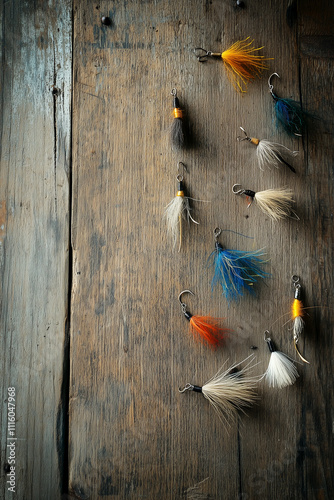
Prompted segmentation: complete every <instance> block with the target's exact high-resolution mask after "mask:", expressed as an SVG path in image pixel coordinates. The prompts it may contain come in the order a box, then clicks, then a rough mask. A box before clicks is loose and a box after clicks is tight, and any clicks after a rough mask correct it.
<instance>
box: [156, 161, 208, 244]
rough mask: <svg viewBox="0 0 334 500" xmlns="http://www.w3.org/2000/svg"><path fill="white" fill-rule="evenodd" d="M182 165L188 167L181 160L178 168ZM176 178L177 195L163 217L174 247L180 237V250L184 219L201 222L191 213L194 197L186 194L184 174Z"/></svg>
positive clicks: (166, 208)
mask: <svg viewBox="0 0 334 500" xmlns="http://www.w3.org/2000/svg"><path fill="white" fill-rule="evenodd" d="M180 165H182V166H183V168H184V169H185V168H186V167H185V165H184V163H182V162H181V161H180V162H179V163H178V169H179V167H180ZM176 180H177V186H178V187H177V193H176V196H175V197H174V198H173V199H172V200H171V201H170V202H169V203H168V205H167V206H166V207H165V212H164V215H163V218H164V219H165V220H166V222H167V230H168V233H169V234H170V235H171V237H172V240H173V246H174V248H175V246H176V244H177V240H178V239H179V249H178V251H180V250H181V245H182V219H184V220H187V221H188V222H189V221H191V222H193V223H194V224H199V222H197V221H196V220H195V219H194V218H193V217H192V215H191V213H190V212H191V207H190V203H189V200H191V199H192V198H189V197H188V196H185V194H184V182H183V175H182V174H178V175H177V177H176ZM198 201H200V200H198Z"/></svg>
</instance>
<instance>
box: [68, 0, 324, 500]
mask: <svg viewBox="0 0 334 500" xmlns="http://www.w3.org/2000/svg"><path fill="white" fill-rule="evenodd" d="M248 3H249V5H248ZM320 3H321V5H322V7H323V8H322V9H321V8H320V6H319V5H318V3H317V8H318V10H319V12H322V14H320V15H316V16H315V15H314V13H313V10H314V9H313V7H312V2H311V1H310V2H300V3H298V4H296V3H292V4H291V3H288V2H279V1H271V2H260V1H255V2H252V3H250V2H246V4H247V8H246V9H244V10H235V8H234V3H233V2H221V1H216V0H213V1H210V2H204V1H199V0H198V1H196V2H194V1H186V2H175V1H171V2H164V1H156V2H139V1H138V2H123V1H121V0H120V1H116V2H114V3H113V4H112V7H111V6H110V4H109V3H108V2H100V3H93V2H90V1H80V2H79V1H75V2H74V5H75V7H74V116H73V227H72V241H73V291H72V310H71V312H72V314H71V318H72V323H71V369H70V373H71V383H70V433H69V491H70V492H71V493H72V494H74V495H76V496H77V497H78V498H82V499H84V498H85V499H86V498H92V499H93V498H94V499H95V498H102V497H103V498H119V499H122V498H129V499H131V498H133V499H138V498H147V499H151V498H152V499H155V498H164V499H165V498H166V499H167V498H170V499H175V498H180V497H181V496H182V495H184V494H185V495H186V496H187V497H188V498H192V497H194V495H195V494H196V493H202V494H203V498H217V499H220V498H224V499H225V498H226V499H230V498H237V497H239V498H242V499H243V500H248V499H257V498H268V499H269V498H282V499H290V498H291V499H292V498H331V497H332V494H333V482H332V473H333V470H332V465H333V464H332V462H333V460H332V458H333V455H332V451H331V445H332V421H333V415H332V406H333V405H332V398H333V396H332V390H333V381H332V378H331V376H330V374H331V372H332V364H331V361H332V352H333V350H332V348H333V344H332V339H331V332H332V326H333V316H332V307H333V301H332V299H333V280H332V258H333V248H332V240H331V237H332V218H333V179H332V175H333V173H332V164H333V140H332V130H333V114H332V107H333V105H332V92H331V82H332V78H333V70H334V69H333V59H331V58H330V57H332V53H331V52H330V51H329V50H328V48H327V50H325V49H324V47H325V44H324V43H322V42H321V39H320V35H327V40H331V36H332V32H331V31H330V28H329V19H332V17H331V16H332V6H331V4H330V3H329V2H325V1H323V2H320ZM326 13H328V16H327V15H326ZM329 14H330V15H329ZM102 15H110V17H111V19H112V25H111V26H108V27H106V26H103V25H102V24H101V22H100V19H101V16H102ZM318 21H320V25H319V22H318ZM247 36H251V37H252V38H253V37H254V39H255V41H256V45H258V46H262V45H264V46H265V49H264V53H265V55H266V56H268V57H273V58H274V60H271V61H269V71H271V72H274V71H276V72H278V73H279V74H280V76H281V79H280V80H278V79H277V78H276V79H275V81H274V82H273V83H274V84H275V89H276V91H277V93H278V94H279V95H282V96H285V97H293V98H295V99H301V100H302V102H303V105H305V106H306V107H307V108H308V109H310V110H311V111H312V112H315V113H316V114H317V116H318V118H319V119H318V120H316V122H315V126H314V127H313V129H311V130H310V131H309V133H308V134H306V135H305V137H303V139H301V140H298V139H291V138H289V137H287V136H286V135H285V134H284V132H282V131H280V130H279V129H277V128H276V125H275V122H274V120H273V102H272V100H271V97H270V95H269V93H268V87H267V82H266V78H267V77H268V76H269V74H270V73H269V71H268V73H267V74H266V75H265V76H264V78H263V79H262V80H259V81H256V82H255V83H253V84H252V85H251V86H250V87H249V92H248V93H247V94H245V95H240V94H237V93H236V92H235V90H234V89H233V87H232V86H231V84H230V82H229V81H228V79H227V76H226V72H225V70H224V67H223V65H222V64H220V62H219V61H209V62H207V63H206V64H202V65H201V64H199V63H198V62H197V61H196V58H195V57H194V54H193V48H194V47H197V46H201V47H204V48H207V49H209V50H213V51H220V50H221V49H223V48H227V47H228V46H229V45H230V44H231V43H233V42H234V41H236V40H238V39H244V38H246V37H247ZM312 37H313V38H312ZM319 47H320V48H319ZM173 87H175V88H177V90H178V95H179V97H180V100H181V103H182V105H183V106H184V108H185V109H186V110H187V119H188V122H189V126H190V130H191V136H192V142H191V145H190V147H189V148H187V149H186V150H185V151H183V152H182V153H177V152H175V151H173V150H172V148H171V146H170V143H169V140H168V128H169V125H170V123H171V120H172V117H171V111H172V109H171V105H172V99H171V96H170V91H171V89H172V88H173ZM239 126H243V127H244V128H245V129H246V130H247V132H248V133H249V134H250V135H253V136H257V137H259V138H268V139H271V140H273V141H276V142H280V143H283V144H285V145H286V146H288V147H290V148H292V149H297V150H299V151H300V154H299V157H298V159H297V161H296V163H295V166H296V169H297V174H296V175H293V174H292V173H291V172H290V171H288V170H284V169H282V170H280V171H275V170H274V171H264V172H261V171H260V170H259V169H258V167H257V166H255V164H254V162H253V158H254V154H255V152H254V149H252V145H250V144H248V143H238V142H237V141H236V136H237V135H239ZM178 161H183V162H184V163H185V164H186V165H187V172H186V174H185V181H186V184H187V186H188V188H189V191H190V193H191V196H193V197H194V198H196V199H199V200H210V203H209V204H204V203H196V202H194V205H195V207H196V211H195V212H194V213H195V214H196V217H198V219H199V220H200V225H199V226H198V227H195V226H190V227H189V229H188V228H186V231H185V235H184V243H183V248H182V250H181V252H180V253H177V252H175V251H174V252H173V249H172V246H171V243H170V241H169V240H168V238H167V236H166V228H165V225H164V223H163V222H162V220H161V219H162V214H163V208H164V206H165V205H166V204H167V203H168V202H169V200H170V199H171V198H172V197H173V196H174V195H175V190H176V182H175V177H176V174H177V162H178ZM236 182H239V183H241V184H242V185H243V186H244V187H246V188H249V189H253V190H255V191H257V190H260V189H266V188H270V187H280V186H284V185H289V186H291V187H293V188H294V190H295V198H296V202H297V203H296V211H297V212H298V214H299V216H300V221H296V220H288V221H283V222H281V223H278V224H277V223H276V224H275V223H273V222H271V221H270V220H268V219H267V218H266V217H265V216H264V215H262V214H261V212H259V211H257V209H256V207H255V206H253V207H251V208H250V209H247V208H246V205H245V204H244V203H243V200H242V199H240V198H238V197H235V196H234V195H233V194H232V193H231V187H232V185H233V184H234V183H236ZM216 226H221V227H223V228H224V229H228V230H234V231H238V232H241V233H243V234H245V235H248V236H252V237H253V238H254V239H253V240H247V239H245V238H242V237H240V236H237V235H235V234H233V233H225V234H224V238H223V240H222V243H224V244H226V245H227V246H230V247H234V248H240V249H255V248H261V247H265V248H266V249H267V251H268V255H269V258H270V262H269V263H268V270H269V271H270V272H271V273H272V278H271V279H270V281H269V282H268V283H267V284H263V285H262V286H260V288H259V290H258V295H257V297H256V298H254V297H250V298H249V297H245V298H243V299H242V301H241V302H240V303H239V304H233V305H231V306H230V307H229V308H228V306H227V304H226V301H225V300H224V299H223V298H222V297H221V296H220V295H219V293H218V292H217V291H216V292H214V293H213V294H212V293H211V289H210V271H208V270H207V269H206V259H207V256H208V255H209V254H210V252H211V251H212V250H213V248H214V239H213V234H212V232H213V229H214V228H215V227H216ZM292 274H298V275H300V276H301V280H302V285H303V289H304V291H305V296H304V302H305V305H306V306H308V307H310V306H313V305H316V306H321V307H319V308H315V309H310V311H309V317H308V318H307V328H306V332H305V339H303V340H305V342H304V343H303V345H302V347H303V351H304V353H305V356H306V357H307V358H308V359H309V361H310V363H311V364H310V366H305V365H299V366H298V370H299V372H300V378H299V380H298V382H297V383H296V384H295V385H294V386H293V387H289V388H287V389H284V390H281V391H277V390H269V389H268V388H267V387H266V386H265V384H264V383H263V384H260V387H259V393H260V395H261V400H260V401H259V404H258V406H257V408H255V409H253V410H251V411H249V412H248V417H245V416H241V418H240V423H239V424H238V425H234V426H232V427H231V428H230V429H229V431H228V432H227V431H226V429H224V427H223V426H222V425H221V423H220V422H219V420H218V419H217V417H216V415H215V414H214V412H213V410H212V408H210V407H209V405H208V404H207V402H206V401H205V400H204V399H203V398H201V396H200V395H197V394H194V393H190V394H185V395H180V394H179V393H178V390H177V389H178V387H179V385H182V384H183V383H186V382H192V383H197V384H200V385H201V384H203V383H204V382H205V381H206V380H207V379H208V378H210V377H211V376H212V375H213V374H214V373H215V372H216V371H217V369H218V368H219V367H220V366H221V365H222V364H223V363H224V362H226V360H228V362H229V363H233V362H234V361H241V360H243V359H244V358H246V357H247V356H248V355H249V354H251V353H252V351H251V349H250V347H251V346H252V345H253V346H254V345H255V346H257V347H258V349H257V351H256V357H257V360H258V362H259V364H258V365H257V366H256V368H255V373H258V374H260V373H263V371H264V370H265V368H266V366H267V364H268V360H269V353H268V350H267V346H266V343H265V342H264V340H263V334H264V331H265V330H266V329H268V328H270V330H271V335H272V337H273V338H274V340H275V341H276V342H277V344H278V346H279V347H280V349H281V350H282V351H283V352H285V353H287V354H288V355H290V356H291V357H294V356H295V352H294V348H293V343H292V333H291V331H290V330H289V327H290V326H291V325H289V324H287V323H286V322H287V319H288V318H289V310H290V304H291V301H292V298H293V289H292V285H291V276H292ZM185 288H190V289H191V290H193V291H194V292H195V293H196V296H195V297H191V298H190V299H189V301H188V305H189V308H190V310H192V311H193V312H198V313H203V314H212V315H214V316H227V323H228V325H229V326H230V327H231V328H232V329H233V330H234V332H235V333H234V334H233V335H231V338H230V339H229V340H228V341H227V342H226V345H225V347H224V349H222V350H220V351H218V352H212V351H210V350H209V349H208V348H206V347H205V346H203V345H201V344H199V343H196V342H194V340H193V339H192V338H191V336H190V335H189V334H188V333H187V329H188V325H187V323H186V321H185V319H184V318H183V316H182V314H181V313H180V308H179V304H178V302H177V296H178V294H179V293H180V291H181V290H183V289H185ZM272 325H273V326H272ZM271 326H272V328H271ZM205 478H209V479H208V480H207V481H205V482H204V483H202V484H201V485H200V486H199V487H198V489H197V490H196V489H195V490H194V489H192V487H193V486H194V485H196V484H197V483H199V482H200V481H202V480H204V479H205Z"/></svg>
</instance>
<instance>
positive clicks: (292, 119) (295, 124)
mask: <svg viewBox="0 0 334 500" xmlns="http://www.w3.org/2000/svg"><path fill="white" fill-rule="evenodd" d="M274 75H276V76H278V78H279V75H278V74H277V73H273V74H272V75H270V77H269V79H268V85H269V92H270V93H271V95H272V98H273V99H274V101H275V114H276V118H277V120H278V122H279V123H280V124H281V125H282V127H283V128H284V130H285V131H286V132H287V133H288V134H289V135H296V136H299V137H300V136H301V135H302V132H303V129H304V128H305V125H306V117H307V113H305V111H303V110H302V108H301V105H300V103H299V102H298V101H294V100H293V99H282V98H281V97H278V96H277V95H276V94H274V92H273V88H274V87H273V85H272V84H271V83H270V81H271V78H272V77H273V76H274Z"/></svg>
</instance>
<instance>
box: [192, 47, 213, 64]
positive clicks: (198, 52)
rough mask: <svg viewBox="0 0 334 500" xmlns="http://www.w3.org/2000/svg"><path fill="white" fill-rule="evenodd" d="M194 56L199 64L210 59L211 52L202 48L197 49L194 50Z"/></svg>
mask: <svg viewBox="0 0 334 500" xmlns="http://www.w3.org/2000/svg"><path fill="white" fill-rule="evenodd" d="M194 54H195V56H196V57H197V59H198V61H199V62H205V61H207V60H208V58H209V57H210V55H211V52H210V51H209V50H205V49H202V47H196V49H194Z"/></svg>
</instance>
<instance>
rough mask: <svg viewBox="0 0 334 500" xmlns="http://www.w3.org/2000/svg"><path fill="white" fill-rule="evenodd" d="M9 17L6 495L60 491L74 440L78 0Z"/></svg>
mask: <svg viewBox="0 0 334 500" xmlns="http://www.w3.org/2000/svg"><path fill="white" fill-rule="evenodd" d="M1 27H2V28H1V37H2V43H1V47H2V54H1V56H2V59H1V62H2V73H1V106H2V109H1V111H2V112H1V117H2V121H1V138H2V142H1V169H0V193H1V194H0V206H1V209H0V218H1V221H0V275H1V280H0V282H1V337H2V350H1V352H2V354H1V361H0V363H1V374H2V385H1V388H2V389H1V395H2V401H3V406H2V412H1V417H0V418H1V470H2V474H1V485H0V488H1V490H0V497H1V498H2V499H7V498H13V497H15V498H22V499H37V498H45V499H46V498H48V499H56V498H60V495H61V489H62V487H63V484H62V483H63V480H64V471H63V468H64V463H63V462H64V451H65V449H64V443H65V441H66V439H65V438H66V436H65V435H64V429H65V428H64V424H65V422H66V407H67V404H66V398H64V396H65V393H66V391H65V388H66V379H65V381H64V378H63V377H64V371H63V370H64V368H63V365H64V355H65V352H66V349H67V341H66V336H65V328H66V318H67V305H68V271H69V209H68V208H69V180H68V176H69V168H70V132H71V130H70V124H71V114H70V108H71V61H72V59H71V2H70V1H68V0H66V1H64V2H61V3H59V2H55V1H53V0H51V1H49V2H48V3H47V4H46V3H45V2H19V1H11V2H1ZM64 383H65V385H64ZM8 387H15V393H16V401H15V404H16V407H15V413H16V429H15V437H16V438H17V440H16V441H15V450H14V451H15V464H14V463H12V465H13V466H15V494H13V492H12V491H8V488H9V486H10V484H9V483H8V482H7V481H8V480H9V476H8V475H7V474H6V472H8V466H9V465H10V464H9V460H10V458H12V459H13V456H11V455H10V449H9V448H8V446H7V445H8V443H10V442H12V441H9V440H8V438H9V435H8V427H7V426H8V422H9V419H8V418H7V417H8V407H7V402H8V394H7V388H8ZM64 405H65V406H64ZM64 412H65V414H64Z"/></svg>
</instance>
